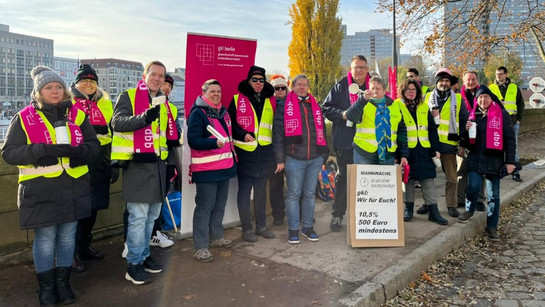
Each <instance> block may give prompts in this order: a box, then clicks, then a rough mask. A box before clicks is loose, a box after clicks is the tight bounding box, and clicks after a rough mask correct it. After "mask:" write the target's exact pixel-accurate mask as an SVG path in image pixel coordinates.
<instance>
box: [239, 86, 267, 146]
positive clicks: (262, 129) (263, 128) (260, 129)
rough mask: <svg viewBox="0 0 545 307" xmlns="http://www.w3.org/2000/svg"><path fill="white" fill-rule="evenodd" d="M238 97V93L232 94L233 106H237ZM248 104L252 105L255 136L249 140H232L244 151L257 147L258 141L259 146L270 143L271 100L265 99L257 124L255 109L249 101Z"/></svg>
mask: <svg viewBox="0 0 545 307" xmlns="http://www.w3.org/2000/svg"><path fill="white" fill-rule="evenodd" d="M239 97H240V95H239V94H236V95H235V96H234V99H235V106H236V107H237V108H238V98H239ZM248 104H249V105H250V106H251V107H252V112H253V114H254V135H255V136H256V140H254V141H251V142H243V141H238V140H234V144H235V146H236V147H238V148H240V149H243V150H246V151H254V150H255V149H256V148H257V144H258V143H259V145H261V146H266V145H270V144H271V143H272V134H273V119H274V110H273V107H272V104H271V100H270V99H269V98H267V99H265V104H264V106H263V112H261V122H260V123H259V126H258V124H257V122H258V121H257V114H256V113H255V109H254V107H253V106H252V104H251V103H250V102H248Z"/></svg>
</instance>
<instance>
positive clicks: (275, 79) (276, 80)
mask: <svg viewBox="0 0 545 307" xmlns="http://www.w3.org/2000/svg"><path fill="white" fill-rule="evenodd" d="M271 84H272V86H277V85H284V86H285V87H287V86H288V82H286V79H284V76H282V75H273V76H271Z"/></svg>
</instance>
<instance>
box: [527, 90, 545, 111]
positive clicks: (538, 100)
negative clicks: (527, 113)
mask: <svg viewBox="0 0 545 307" xmlns="http://www.w3.org/2000/svg"><path fill="white" fill-rule="evenodd" d="M530 105H531V106H532V108H543V107H545V96H543V95H542V94H540V93H534V94H533V95H532V96H530Z"/></svg>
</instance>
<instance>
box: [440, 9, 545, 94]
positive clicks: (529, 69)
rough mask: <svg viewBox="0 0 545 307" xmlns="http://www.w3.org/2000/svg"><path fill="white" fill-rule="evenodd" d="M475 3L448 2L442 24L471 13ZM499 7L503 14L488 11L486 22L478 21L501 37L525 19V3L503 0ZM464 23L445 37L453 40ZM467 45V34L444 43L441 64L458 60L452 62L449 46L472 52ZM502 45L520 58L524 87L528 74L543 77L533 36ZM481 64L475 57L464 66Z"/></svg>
mask: <svg viewBox="0 0 545 307" xmlns="http://www.w3.org/2000/svg"><path fill="white" fill-rule="evenodd" d="M479 4H480V2H479V1H475V2H471V1H461V2H448V3H447V5H446V6H445V7H444V10H443V13H444V15H443V16H444V18H445V24H448V23H449V22H450V20H451V19H452V18H455V19H456V22H457V23H459V22H458V20H468V19H469V17H470V16H471V14H472V12H471V10H473V9H475V6H476V5H479ZM502 11H503V14H504V15H505V16H504V17H502V19H501V20H499V18H498V15H497V14H494V13H493V12H492V13H491V14H490V17H489V22H485V21H484V20H483V21H482V22H481V23H480V25H481V27H482V28H484V27H488V31H489V35H490V36H501V37H504V36H505V35H509V34H510V33H512V31H513V29H512V27H513V25H517V24H518V23H520V22H521V21H522V20H524V19H528V16H529V12H528V4H527V2H526V1H523V0H506V1H505V3H504V4H503V5H502ZM464 25H465V24H463V23H461V24H460V26H458V27H457V28H456V29H454V30H453V31H452V32H451V33H450V35H449V36H448V41H453V40H454V41H455V39H457V38H459V37H460V36H461V35H462V32H463V31H464V30H466V29H464V28H463V27H464ZM457 46H460V47H457ZM468 46H471V38H464V41H463V43H461V44H460V43H455V44H450V45H449V46H446V48H445V49H444V50H443V60H444V63H445V65H457V64H459V63H456V61H455V59H453V56H452V54H453V52H449V50H453V51H454V52H459V51H460V50H462V51H465V50H467V51H468V52H473V51H472V50H470V49H467V47H468ZM506 47H507V48H506V50H507V49H508V50H509V52H510V53H514V54H517V55H518V56H519V57H520V59H521V60H522V63H523V67H522V73H521V79H522V81H523V87H524V88H526V87H528V82H529V81H530V79H531V78H532V77H536V76H540V77H544V75H543V71H545V63H544V62H543V60H542V59H541V58H540V56H539V53H538V51H537V47H536V43H535V41H534V40H533V38H530V39H529V40H528V41H527V42H525V43H521V42H516V43H515V42H512V43H509V44H508V45H507V46H506ZM460 48H464V49H460ZM493 51H500V50H493ZM483 66H484V62H483V61H482V60H480V59H477V60H476V61H475V64H474V65H473V66H471V67H468V68H469V69H474V70H478V71H479V70H482V69H483Z"/></svg>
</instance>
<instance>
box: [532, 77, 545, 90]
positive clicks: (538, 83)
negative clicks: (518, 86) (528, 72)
mask: <svg viewBox="0 0 545 307" xmlns="http://www.w3.org/2000/svg"><path fill="white" fill-rule="evenodd" d="M529 87H530V90H531V91H532V92H534V93H539V92H541V91H543V89H545V80H543V78H541V77H533V78H532V79H531V80H530V84H529Z"/></svg>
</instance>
